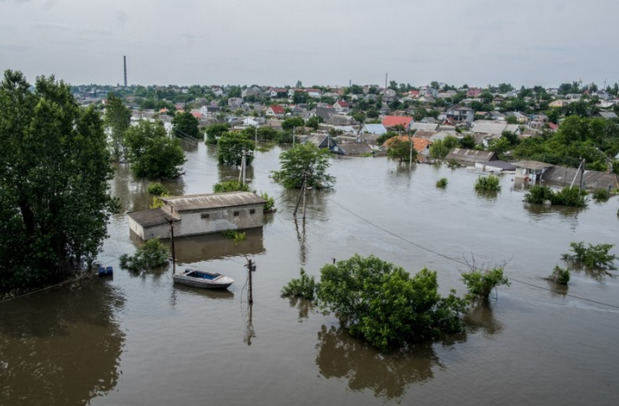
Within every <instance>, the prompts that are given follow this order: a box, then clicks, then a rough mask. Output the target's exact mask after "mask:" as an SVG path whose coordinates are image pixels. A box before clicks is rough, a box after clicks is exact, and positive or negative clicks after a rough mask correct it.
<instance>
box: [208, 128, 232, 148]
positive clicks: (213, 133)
mask: <svg viewBox="0 0 619 406" xmlns="http://www.w3.org/2000/svg"><path fill="white" fill-rule="evenodd" d="M229 129H230V125H228V124H227V123H215V124H211V125H209V126H208V127H206V143H207V144H211V145H217V140H218V139H219V137H221V136H222V135H223V134H224V133H226V132H228V130H229Z"/></svg>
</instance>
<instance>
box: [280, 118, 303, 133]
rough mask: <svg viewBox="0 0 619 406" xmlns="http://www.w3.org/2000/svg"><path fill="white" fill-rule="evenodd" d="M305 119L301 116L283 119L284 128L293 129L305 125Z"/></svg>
mask: <svg viewBox="0 0 619 406" xmlns="http://www.w3.org/2000/svg"><path fill="white" fill-rule="evenodd" d="M304 125H305V121H303V119H302V118H301V117H290V118H287V119H285V120H284V121H282V128H283V129H284V130H291V129H292V128H294V127H303V126H304Z"/></svg>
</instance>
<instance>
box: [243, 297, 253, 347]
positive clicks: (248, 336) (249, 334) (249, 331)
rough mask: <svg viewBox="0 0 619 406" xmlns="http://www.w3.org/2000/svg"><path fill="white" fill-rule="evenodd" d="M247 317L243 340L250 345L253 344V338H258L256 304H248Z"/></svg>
mask: <svg viewBox="0 0 619 406" xmlns="http://www.w3.org/2000/svg"><path fill="white" fill-rule="evenodd" d="M246 318H247V325H246V326H245V335H244V337H243V342H244V343H245V344H247V345H248V346H249V345H251V340H252V339H254V338H256V329H255V328H254V306H253V305H252V304H248V311H247V315H246Z"/></svg>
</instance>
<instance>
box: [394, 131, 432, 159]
mask: <svg viewBox="0 0 619 406" xmlns="http://www.w3.org/2000/svg"><path fill="white" fill-rule="evenodd" d="M396 140H398V141H402V142H412V143H413V148H414V149H415V151H417V153H419V154H420V155H422V156H427V155H428V153H429V151H430V144H432V143H431V142H430V140H428V139H427V138H420V137H409V136H408V135H398V136H395V137H391V138H389V139H388V140H387V141H385V143H384V144H383V146H384V147H385V148H389V146H391V144H393V143H394V142H395V141H396Z"/></svg>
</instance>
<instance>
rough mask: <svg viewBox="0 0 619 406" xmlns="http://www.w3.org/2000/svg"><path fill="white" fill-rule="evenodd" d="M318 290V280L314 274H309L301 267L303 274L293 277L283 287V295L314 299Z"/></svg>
mask: <svg viewBox="0 0 619 406" xmlns="http://www.w3.org/2000/svg"><path fill="white" fill-rule="evenodd" d="M315 292H316V281H315V280H314V277H313V276H309V275H308V274H307V273H306V272H305V270H304V269H303V268H301V276H300V277H299V278H298V279H295V278H293V279H291V280H290V282H288V284H287V285H286V286H284V287H283V288H282V297H300V298H303V299H307V300H314V296H315Z"/></svg>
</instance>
